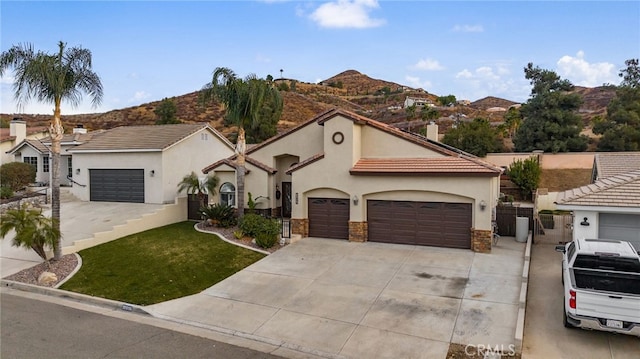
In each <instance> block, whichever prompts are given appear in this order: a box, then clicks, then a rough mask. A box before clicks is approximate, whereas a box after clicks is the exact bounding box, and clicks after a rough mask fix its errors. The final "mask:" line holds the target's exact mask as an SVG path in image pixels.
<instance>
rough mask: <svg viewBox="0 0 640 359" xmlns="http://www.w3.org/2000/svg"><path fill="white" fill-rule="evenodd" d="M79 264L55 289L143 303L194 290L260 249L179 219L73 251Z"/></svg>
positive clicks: (244, 262)
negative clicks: (178, 220) (221, 237)
mask: <svg viewBox="0 0 640 359" xmlns="http://www.w3.org/2000/svg"><path fill="white" fill-rule="evenodd" d="M79 254H80V256H81V257H82V268H81V269H80V271H79V272H78V273H76V274H75V275H74V276H73V277H72V278H71V279H70V280H69V281H68V282H66V283H65V284H64V285H62V287H61V289H64V290H69V291H73V292H77V293H84V294H88V295H92V296H97V297H102V298H108V299H114V300H119V301H123V302H127V303H132V304H139V305H149V304H155V303H159V302H163V301H166V300H170V299H175V298H180V297H184V296H187V295H191V294H195V293H199V292H201V291H202V290H204V289H206V288H208V287H210V286H212V285H213V284H215V283H218V282H220V281H221V280H223V279H225V278H227V277H229V276H231V275H232V274H234V273H236V272H238V271H239V270H241V269H243V268H245V267H247V266H249V265H250V264H252V263H254V262H256V261H258V260H260V259H261V258H263V257H264V254H260V253H257V252H254V251H251V250H249V249H245V248H241V247H238V246H235V245H232V244H229V243H227V242H225V241H223V240H221V239H220V238H218V237H217V236H216V235H213V234H207V233H200V232H198V231H196V230H195V229H194V228H193V222H181V223H176V224H172V225H169V226H165V227H160V228H155V229H152V230H148V231H145V232H141V233H137V234H133V235H130V236H127V237H123V238H120V239H118V240H115V241H112V242H109V243H105V244H102V245H99V246H96V247H92V248H88V249H85V250H83V251H80V252H79Z"/></svg>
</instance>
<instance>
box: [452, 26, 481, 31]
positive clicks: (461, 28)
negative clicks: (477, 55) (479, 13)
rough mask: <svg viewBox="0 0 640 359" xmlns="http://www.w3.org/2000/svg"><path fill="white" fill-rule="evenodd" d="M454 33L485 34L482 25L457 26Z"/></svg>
mask: <svg viewBox="0 0 640 359" xmlns="http://www.w3.org/2000/svg"><path fill="white" fill-rule="evenodd" d="M453 31H454V32H484V27H482V25H455V26H454V27H453Z"/></svg>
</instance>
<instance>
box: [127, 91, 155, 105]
mask: <svg viewBox="0 0 640 359" xmlns="http://www.w3.org/2000/svg"><path fill="white" fill-rule="evenodd" d="M149 97H151V94H149V93H147V92H145V91H136V93H135V94H133V97H132V98H130V99H129V103H132V102H138V101H143V100H146V99H148V98H149Z"/></svg>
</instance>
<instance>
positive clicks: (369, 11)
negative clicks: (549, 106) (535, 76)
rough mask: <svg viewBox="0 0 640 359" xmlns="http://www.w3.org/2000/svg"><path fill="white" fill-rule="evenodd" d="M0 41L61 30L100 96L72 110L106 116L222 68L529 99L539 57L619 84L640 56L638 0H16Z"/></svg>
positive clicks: (8, 92)
mask: <svg viewBox="0 0 640 359" xmlns="http://www.w3.org/2000/svg"><path fill="white" fill-rule="evenodd" d="M0 19H1V25H0V34H1V35H0V49H1V50H2V51H5V50H7V49H8V48H10V47H11V46H12V45H14V44H19V43H32V44H33V45H34V47H35V48H36V49H39V50H44V51H48V52H54V51H55V50H56V44H57V42H58V41H60V40H62V41H64V42H66V43H67V44H68V46H82V47H84V48H87V49H90V50H91V51H92V53H93V66H94V70H95V71H96V72H97V73H98V74H99V75H100V77H101V79H102V82H103V86H104V99H103V103H102V105H101V106H100V107H98V108H91V103H90V101H89V99H88V98H87V97H85V100H84V101H83V103H82V104H81V105H80V106H79V107H77V108H71V107H70V106H69V105H68V104H63V108H62V111H63V114H65V113H66V114H77V113H90V112H105V111H108V110H112V109H119V108H124V107H130V106H136V105H139V104H141V103H146V102H150V101H155V100H160V99H162V98H164V97H171V96H179V95H183V94H186V93H189V92H193V91H196V90H198V89H200V88H201V87H202V86H203V85H204V84H205V83H206V82H207V81H210V80H211V74H212V72H213V70H214V69H215V68H216V67H218V66H224V67H229V68H231V69H233V70H234V71H235V72H236V73H237V74H238V75H240V76H245V75H247V74H249V73H255V74H256V75H258V76H260V77H266V76H267V75H269V74H270V75H272V76H274V77H276V78H277V77H279V76H280V69H282V70H283V75H284V77H286V78H293V79H297V80H299V81H305V82H317V81H320V80H324V79H327V78H329V77H331V76H333V75H336V74H338V73H340V72H342V71H345V70H348V69H354V70H358V71H360V72H362V73H364V74H366V75H368V76H370V77H373V78H378V79H383V80H387V81H393V82H396V83H400V84H403V85H408V86H411V87H416V88H418V87H420V88H424V89H425V90H427V91H429V92H430V93H434V94H436V95H439V96H442V95H449V94H453V95H455V96H456V97H457V98H458V99H469V100H471V101H475V100H478V99H480V98H483V97H485V96H496V97H501V98H505V99H509V100H513V101H520V102H524V101H526V100H527V98H528V97H529V94H530V90H531V87H530V85H529V83H528V81H527V80H526V79H525V78H524V72H523V68H524V67H525V66H526V65H527V63H529V62H533V63H534V65H536V66H539V67H541V68H544V69H549V70H553V71H556V73H558V75H560V76H561V77H562V78H565V79H568V80H570V81H571V82H572V83H573V84H574V85H581V86H588V87H594V86H599V85H602V84H603V83H612V84H619V83H620V79H619V77H618V76H617V74H618V72H619V70H620V69H622V68H624V61H625V60H627V59H630V58H638V57H640V2H638V1H629V2H623V1H586V2H578V1H552V2H542V1H496V2H489V1H470V2H469V1H446V2H444V1H391V0H389V1H384V0H378V1H376V0H332V1H286V0H267V1H103V2H98V1H64V2H53V1H43V2H36V1H7V0H3V1H1V2H0ZM12 82H13V78H12V74H11V73H5V75H4V77H2V78H1V79H0V95H1V103H0V105H1V108H0V112H2V113H16V112H21V113H44V114H50V113H52V105H50V104H40V103H37V102H35V101H32V102H30V103H28V104H27V105H25V106H23V108H22V109H19V108H18V107H17V106H16V103H15V101H14V99H13V92H12Z"/></svg>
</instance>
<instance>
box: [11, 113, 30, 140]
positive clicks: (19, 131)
mask: <svg viewBox="0 0 640 359" xmlns="http://www.w3.org/2000/svg"><path fill="white" fill-rule="evenodd" d="M9 136H11V137H14V136H15V138H16V140H15V143H16V144H18V143H20V142H22V141H23V140H24V139H26V138H27V122H26V121H24V120H23V119H22V118H20V117H14V118H13V120H11V122H10V123H9Z"/></svg>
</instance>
